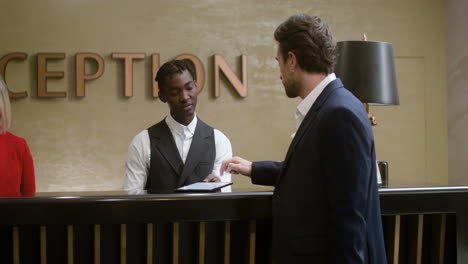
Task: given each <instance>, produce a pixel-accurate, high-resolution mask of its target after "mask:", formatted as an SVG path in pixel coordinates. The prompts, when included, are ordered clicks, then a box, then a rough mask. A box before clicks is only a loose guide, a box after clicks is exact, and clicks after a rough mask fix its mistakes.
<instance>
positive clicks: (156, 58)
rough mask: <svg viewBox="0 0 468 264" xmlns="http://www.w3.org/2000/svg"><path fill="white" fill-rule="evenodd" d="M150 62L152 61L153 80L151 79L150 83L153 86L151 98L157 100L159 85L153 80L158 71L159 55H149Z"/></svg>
mask: <svg viewBox="0 0 468 264" xmlns="http://www.w3.org/2000/svg"><path fill="white" fill-rule="evenodd" d="M151 61H152V65H153V67H152V69H153V75H152V76H153V79H151V83H152V84H153V86H152V87H153V97H154V98H158V93H159V85H158V82H157V81H156V80H155V79H156V74H157V73H158V71H159V54H153V55H151Z"/></svg>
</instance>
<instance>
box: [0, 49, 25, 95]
mask: <svg viewBox="0 0 468 264" xmlns="http://www.w3.org/2000/svg"><path fill="white" fill-rule="evenodd" d="M27 57H28V55H27V54H26V53H24V52H14V53H9V54H7V55H5V56H3V57H2V58H1V59H0V75H2V76H3V79H4V80H5V82H6V76H5V71H6V66H7V65H8V62H10V60H13V59H21V60H25V59H26V58H27ZM8 94H9V95H10V97H11V98H24V97H27V96H28V93H27V92H19V93H15V92H12V91H10V90H9V89H8Z"/></svg>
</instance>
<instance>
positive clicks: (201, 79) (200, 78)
mask: <svg viewBox="0 0 468 264" xmlns="http://www.w3.org/2000/svg"><path fill="white" fill-rule="evenodd" d="M175 59H176V60H182V59H189V60H191V61H192V62H193V65H194V66H195V74H196V79H197V91H198V93H200V92H201V91H202V90H203V86H204V85H205V68H204V67H203V63H202V62H201V60H200V59H199V58H198V57H197V56H195V55H192V54H181V55H179V56H177V58H175Z"/></svg>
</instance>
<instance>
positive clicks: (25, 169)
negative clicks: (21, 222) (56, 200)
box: [0, 76, 36, 197]
mask: <svg viewBox="0 0 468 264" xmlns="http://www.w3.org/2000/svg"><path fill="white" fill-rule="evenodd" d="M10 124H11V108H10V99H9V95H8V89H7V88H6V84H5V81H4V80H3V78H2V76H0V197H17V196H34V194H35V193H36V182H35V177H34V165H33V160H32V157H31V152H30V151H29V148H28V144H27V143H26V141H25V140H24V139H22V138H20V137H17V136H15V135H13V134H11V133H9V132H7V130H8V129H9V128H10Z"/></svg>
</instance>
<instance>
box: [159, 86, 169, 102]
mask: <svg viewBox="0 0 468 264" xmlns="http://www.w3.org/2000/svg"><path fill="white" fill-rule="evenodd" d="M158 96H159V99H160V100H161V101H162V102H163V103H166V102H167V99H166V95H165V94H164V92H162V91H161V87H159V92H158Z"/></svg>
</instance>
